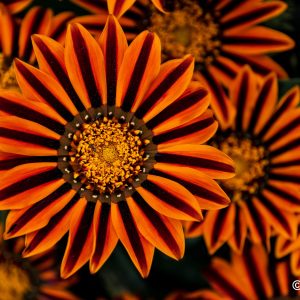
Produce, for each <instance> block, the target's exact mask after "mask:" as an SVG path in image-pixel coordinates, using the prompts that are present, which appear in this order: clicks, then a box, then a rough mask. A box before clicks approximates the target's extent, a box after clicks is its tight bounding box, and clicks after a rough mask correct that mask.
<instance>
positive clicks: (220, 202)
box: [153, 163, 230, 210]
mask: <svg viewBox="0 0 300 300" xmlns="http://www.w3.org/2000/svg"><path fill="white" fill-rule="evenodd" d="M154 169H155V170H156V171H155V172H154V173H153V174H157V175H160V176H162V177H166V178H169V179H171V180H174V181H177V182H178V183H180V184H181V185H183V186H184V187H185V188H187V189H188V190H189V191H190V192H191V193H192V194H193V195H194V196H195V197H196V199H197V200H198V202H199V205H200V208H201V209H208V210H210V209H220V208H224V207H225V206H227V205H228V204H229V203H230V199H229V198H228V196H227V195H226V194H225V192H224V191H223V190H222V189H221V187H220V186H219V185H218V184H217V183H216V182H215V181H214V180H213V179H211V178H209V177H208V176H206V175H205V174H204V173H202V172H201V171H199V170H195V169H192V168H188V167H178V166H174V165H172V164H164V163H156V164H155V165H154ZM157 171H158V172H157Z"/></svg>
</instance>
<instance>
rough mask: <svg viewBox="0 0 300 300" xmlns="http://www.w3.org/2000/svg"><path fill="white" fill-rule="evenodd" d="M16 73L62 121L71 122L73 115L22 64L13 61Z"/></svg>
mask: <svg viewBox="0 0 300 300" xmlns="http://www.w3.org/2000/svg"><path fill="white" fill-rule="evenodd" d="M15 63H16V67H17V69H18V71H19V72H20V73H21V74H22V76H23V77H24V78H25V80H26V81H27V82H28V83H29V84H30V85H31V87H32V88H34V89H35V91H36V92H37V93H38V94H39V95H40V96H41V97H42V98H43V99H45V101H47V103H48V104H49V105H50V106H52V107H53V108H54V109H55V110H56V111H57V112H58V113H59V114H60V115H61V116H63V118H64V119H66V120H67V121H72V120H73V115H72V114H71V113H70V112H69V111H68V110H67V109H66V108H65V106H64V105H62V104H61V103H60V102H59V100H58V99H57V98H56V97H55V96H54V95H53V94H52V93H51V92H50V91H49V90H48V89H47V87H46V86H44V84H43V83H42V82H41V81H40V80H39V79H38V78H37V77H36V76H35V75H34V74H33V73H31V72H30V71H29V70H28V69H27V68H26V67H25V66H24V65H23V64H21V63H20V62H18V61H17V60H16V61H15Z"/></svg>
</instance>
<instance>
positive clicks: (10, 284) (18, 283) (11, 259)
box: [0, 227, 78, 300]
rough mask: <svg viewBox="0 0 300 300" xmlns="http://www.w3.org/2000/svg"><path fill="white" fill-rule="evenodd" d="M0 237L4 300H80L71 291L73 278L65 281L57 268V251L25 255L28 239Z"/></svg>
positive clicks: (1, 281) (0, 270) (0, 282)
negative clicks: (23, 251) (23, 253)
mask: <svg viewBox="0 0 300 300" xmlns="http://www.w3.org/2000/svg"><path fill="white" fill-rule="evenodd" d="M0 231H1V239H0V279H1V280H0V291H1V299H3V300H19V299H41V300H42V299H43V300H53V299H57V300H76V299H78V298H77V297H75V296H74V295H72V294H71V293H70V292H69V291H67V287H68V286H69V285H70V284H71V283H72V282H73V280H72V279H71V280H62V279H61V278H60V277H59V272H58V271H57V270H55V259H54V251H48V252H45V253H43V254H41V255H37V256H33V257H30V258H22V256H21V251H22V249H23V247H24V239H23V238H17V239H15V240H12V241H3V240H2V234H3V230H2V227H1V228H0Z"/></svg>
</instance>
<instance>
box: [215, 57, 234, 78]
mask: <svg viewBox="0 0 300 300" xmlns="http://www.w3.org/2000/svg"><path fill="white" fill-rule="evenodd" d="M221 55H222V53H220V56H221ZM214 67H216V68H217V69H219V70H220V71H221V72H222V73H225V74H226V75H227V76H228V77H230V78H231V79H234V78H235V76H236V71H235V70H234V69H233V68H231V67H230V66H229V65H228V64H227V65H226V64H224V63H223V62H222V61H220V60H219V59H216V60H215V61H214Z"/></svg>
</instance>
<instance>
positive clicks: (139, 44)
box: [116, 31, 161, 111]
mask: <svg viewBox="0 0 300 300" xmlns="http://www.w3.org/2000/svg"><path fill="white" fill-rule="evenodd" d="M160 56H161V45H160V40H159V38H158V36H157V35H156V34H154V33H152V32H149V31H144V32H142V33H140V34H139V35H138V36H137V37H136V38H135V39H134V41H133V42H132V43H131V44H130V46H129V47H128V49H127V50H126V52H125V55H124V59H123V62H122V64H121V67H120V72H119V77H118V80H119V82H118V86H117V98H116V104H117V106H122V107H123V109H124V110H125V111H135V110H136V108H137V106H138V105H139V104H140V103H141V101H142V100H143V98H144V95H145V93H146V92H147V91H148V89H149V88H150V84H151V83H152V82H153V80H154V79H155V78H156V76H157V74H158V72H159V68H160V61H161V58H160Z"/></svg>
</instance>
